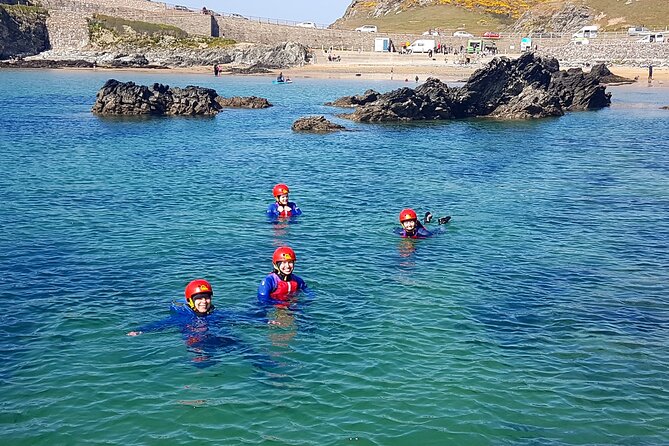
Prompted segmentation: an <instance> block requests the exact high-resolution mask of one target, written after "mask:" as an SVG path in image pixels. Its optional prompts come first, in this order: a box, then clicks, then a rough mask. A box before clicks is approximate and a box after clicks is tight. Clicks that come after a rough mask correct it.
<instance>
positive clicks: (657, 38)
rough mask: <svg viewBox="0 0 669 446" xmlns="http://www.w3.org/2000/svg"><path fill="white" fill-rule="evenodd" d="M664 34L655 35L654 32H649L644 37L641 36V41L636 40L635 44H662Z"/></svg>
mask: <svg viewBox="0 0 669 446" xmlns="http://www.w3.org/2000/svg"><path fill="white" fill-rule="evenodd" d="M664 41H665V40H664V34H663V33H656V32H651V33H649V34H647V35H645V36H643V37H642V38H641V39H639V40H637V42H642V43H656V42H657V43H662V42H664Z"/></svg>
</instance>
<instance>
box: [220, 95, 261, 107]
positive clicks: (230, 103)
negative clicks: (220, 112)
mask: <svg viewBox="0 0 669 446" xmlns="http://www.w3.org/2000/svg"><path fill="white" fill-rule="evenodd" d="M216 101H217V102H218V103H219V105H220V106H221V107H227V108H267V107H271V106H272V104H270V102H269V101H268V100H267V99H265V98H259V97H257V96H248V97H241V96H234V97H232V98H223V97H221V96H219V97H218V98H217V99H216Z"/></svg>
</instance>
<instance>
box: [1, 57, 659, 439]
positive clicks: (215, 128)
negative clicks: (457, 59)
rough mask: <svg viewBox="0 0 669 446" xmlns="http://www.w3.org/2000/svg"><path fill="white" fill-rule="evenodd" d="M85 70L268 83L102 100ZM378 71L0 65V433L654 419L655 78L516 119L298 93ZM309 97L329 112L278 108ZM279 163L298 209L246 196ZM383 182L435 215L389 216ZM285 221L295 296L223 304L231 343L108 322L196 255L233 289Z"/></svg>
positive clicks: (654, 433) (87, 435)
mask: <svg viewBox="0 0 669 446" xmlns="http://www.w3.org/2000/svg"><path fill="white" fill-rule="evenodd" d="M110 77H115V78H117V79H119V80H123V81H126V80H133V81H135V82H137V83H140V84H150V83H153V82H163V83H167V84H169V85H173V86H186V85H189V84H195V85H201V86H209V87H213V88H215V89H216V90H217V91H218V92H219V94H221V95H223V96H233V95H245V96H247V95H256V96H262V97H266V98H268V99H269V100H270V101H271V102H272V103H274V104H275V106H274V107H273V108H270V109H267V110H228V111H224V112H222V113H221V114H219V115H218V116H217V117H215V118H153V119H109V118H107V119H103V118H100V117H96V116H93V115H92V114H91V113H90V108H91V106H92V104H93V102H94V99H95V94H96V92H97V90H98V89H99V88H100V87H101V86H102V85H103V83H104V82H105V81H106V80H107V79H108V78H110ZM399 86H403V83H397V82H390V81H387V82H379V81H377V82H372V81H364V80H358V81H334V80H315V79H299V80H298V81H296V82H295V83H294V84H292V85H280V86H277V85H272V84H271V79H270V78H269V77H234V78H233V77H221V78H214V77H213V76H207V75H176V74H170V73H164V72H155V73H145V74H143V73H128V72H118V73H110V72H91V71H81V72H77V71H75V72H66V71H48V70H45V71H0V104H1V107H0V122H1V124H0V125H1V127H0V222H1V228H2V231H1V232H0V293H1V296H2V302H3V304H4V306H5V311H3V312H2V316H1V321H2V323H1V324H0V333H1V336H0V393H1V394H2V398H1V399H0V401H1V402H2V410H1V411H0V438H2V443H3V444H11V445H34V444H49V445H53V444H63V445H70V444H145V445H153V444H207V443H211V444H252V445H255V444H277V445H279V444H281V445H283V444H286V445H322V444H355V445H407V444H413V445H613V444H620V445H661V444H669V433H668V432H669V418H668V417H667V413H669V386H668V383H669V142H668V136H669V112H667V111H666V110H658V107H659V106H661V105H669V89H667V88H654V87H653V88H640V87H635V88H629V87H626V88H622V87H618V88H610V89H609V91H612V92H613V105H612V107H611V108H609V109H605V110H602V111H598V112H590V113H572V114H569V115H567V116H564V117H562V118H559V119H548V120H542V121H536V122H513V123H509V122H491V121H486V120H468V121H456V122H446V123H421V124H405V125H363V124H355V123H352V122H349V121H345V120H339V119H337V118H335V117H333V114H334V113H335V112H337V111H338V110H335V109H332V108H329V107H325V106H323V105H322V104H323V102H325V101H327V100H332V99H335V98H337V97H340V96H343V95H348V94H357V93H361V92H363V91H364V90H366V89H367V88H375V89H377V90H380V91H388V90H390V89H393V88H397V87H399ZM314 114H326V115H327V116H328V117H330V118H331V119H333V120H335V121H337V122H340V123H342V124H344V125H346V126H347V127H348V128H350V129H351V130H352V131H351V132H344V133H337V134H333V135H326V136H314V135H303V134H295V133H293V132H292V131H291V130H290V125H291V124H292V122H293V121H294V120H295V119H297V118H298V117H301V116H305V115H314ZM280 181H281V182H286V183H287V184H289V185H290V186H291V188H292V194H291V199H293V200H295V201H296V202H297V203H298V204H299V206H300V207H301V208H302V210H303V211H304V215H303V216H302V217H301V218H300V219H299V220H298V222H297V223H295V224H290V225H271V224H269V223H268V222H267V221H266V220H265V218H264V210H265V208H266V206H267V204H269V203H270V202H271V201H272V196H271V188H272V186H273V185H274V184H275V183H277V182H280ZM403 207H414V208H416V209H417V210H418V211H419V213H422V212H425V211H427V210H431V211H432V212H433V213H434V214H435V215H437V216H441V215H447V214H448V215H452V216H453V220H452V222H451V223H449V224H448V225H447V226H446V232H445V233H444V234H442V235H440V236H438V237H435V238H433V239H429V240H421V241H406V240H401V239H399V238H397V237H396V236H394V235H393V234H392V229H393V227H394V226H395V225H396V218H397V214H398V212H399V210H400V209H402V208H403ZM283 243H289V244H290V245H291V246H293V247H294V248H295V250H296V251H297V255H298V263H297V268H296V272H297V273H298V274H299V275H301V276H302V277H303V278H304V279H305V280H306V281H307V283H308V284H309V285H310V287H311V288H312V289H313V291H314V294H315V296H314V298H313V300H312V301H311V302H310V303H309V305H306V306H305V307H303V308H301V309H300V311H299V312H291V311H277V312H276V314H273V317H275V318H276V320H278V321H279V322H280V325H277V326H272V327H269V326H266V325H262V324H248V323H240V324H233V325H231V326H230V327H226V330H229V331H230V332H232V333H233V334H234V336H235V338H236V339H238V341H239V343H240V345H242V346H244V347H243V348H242V349H220V350H218V351H216V352H215V354H214V357H213V358H211V359H210V361H209V363H208V364H206V365H208V367H202V364H199V363H198V356H197V354H195V353H193V352H191V351H189V349H188V348H187V346H186V345H185V344H184V341H183V340H182V338H181V336H180V334H179V333H177V332H174V331H166V332H161V333H151V334H144V335H142V336H139V337H128V336H126V335H125V334H126V333H127V332H128V331H130V330H133V329H135V328H136V327H137V326H138V325H141V324H143V323H147V322H151V321H155V320H159V319H162V318H163V317H165V316H167V314H168V307H169V302H170V301H171V300H173V299H179V298H180V297H181V296H182V292H183V288H184V286H185V285H186V283H187V282H188V281H189V280H191V279H193V278H197V277H205V278H207V279H209V280H210V281H211V282H212V283H213V285H214V289H215V303H216V304H217V305H218V307H219V308H221V309H234V310H240V311H243V310H246V309H248V308H253V306H254V304H255V291H256V288H257V285H258V283H259V281H260V280H261V278H262V277H263V276H264V275H265V274H267V273H268V272H269V271H270V269H271V264H270V258H271V253H272V252H273V250H274V248H275V247H276V246H278V245H280V244H283ZM244 348H246V349H250V350H253V351H254V352H256V353H258V354H260V355H265V356H267V357H269V358H271V360H272V363H273V365H271V366H269V367H259V366H258V365H257V364H256V363H255V362H254V361H253V360H250V359H249V358H248V356H247V355H245V354H243V349H244Z"/></svg>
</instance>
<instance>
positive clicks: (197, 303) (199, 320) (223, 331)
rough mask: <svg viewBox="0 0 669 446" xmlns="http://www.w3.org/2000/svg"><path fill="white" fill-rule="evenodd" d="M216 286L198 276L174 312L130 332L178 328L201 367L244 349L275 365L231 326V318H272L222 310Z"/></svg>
mask: <svg viewBox="0 0 669 446" xmlns="http://www.w3.org/2000/svg"><path fill="white" fill-rule="evenodd" d="M213 295H214V290H213V288H212V286H211V284H210V283H209V282H208V281H206V280H204V279H196V280H193V281H191V282H189V283H188V285H186V289H185V291H184V301H182V302H173V303H172V305H171V307H170V315H169V317H167V318H166V319H163V320H161V321H156V322H151V323H148V324H145V325H143V326H141V327H139V329H137V330H136V331H131V332H129V333H128V336H137V335H140V334H142V333H148V332H156V331H163V330H167V329H170V328H172V329H178V330H179V331H180V332H181V336H182V338H183V339H184V342H185V344H186V347H187V349H188V351H189V352H190V353H192V354H193V355H194V356H193V357H192V364H193V365H194V366H196V367H198V368H202V367H209V366H211V365H214V364H216V363H217V359H216V358H217V357H218V356H220V353H221V352H232V351H236V352H242V355H243V356H244V357H245V358H247V359H249V360H251V361H253V363H254V365H256V366H258V367H261V368H264V367H267V366H271V365H272V360H271V358H269V357H265V356H264V355H261V354H260V353H258V352H254V350H253V348H252V347H251V346H248V345H244V344H243V342H242V341H241V339H239V337H238V336H236V334H235V333H233V332H232V330H231V326H232V325H231V323H230V322H231V321H234V323H235V324H237V323H239V322H240V321H245V322H249V323H262V324H267V323H269V321H267V319H266V318H265V317H264V316H262V315H260V314H258V312H257V311H256V310H254V311H253V312H249V313H248V314H244V313H239V312H232V311H225V312H223V311H220V310H218V309H215V308H214V305H213V304H212V303H211V300H212V297H213Z"/></svg>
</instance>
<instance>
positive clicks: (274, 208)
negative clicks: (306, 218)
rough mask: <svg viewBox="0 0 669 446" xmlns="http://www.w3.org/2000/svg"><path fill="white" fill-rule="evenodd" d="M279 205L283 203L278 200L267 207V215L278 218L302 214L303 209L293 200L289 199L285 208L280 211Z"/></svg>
mask: <svg viewBox="0 0 669 446" xmlns="http://www.w3.org/2000/svg"><path fill="white" fill-rule="evenodd" d="M279 206H281V205H280V204H279V203H278V202H276V201H275V202H274V203H272V204H270V205H269V206H268V207H267V216H268V217H270V218H277V217H297V216H298V215H302V210H300V208H298V207H297V205H296V204H295V203H293V202H292V201H289V202H288V204H287V205H286V206H283V209H282V210H281V211H279ZM286 208H288V209H286Z"/></svg>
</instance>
